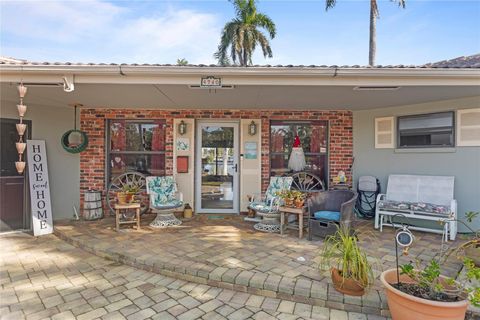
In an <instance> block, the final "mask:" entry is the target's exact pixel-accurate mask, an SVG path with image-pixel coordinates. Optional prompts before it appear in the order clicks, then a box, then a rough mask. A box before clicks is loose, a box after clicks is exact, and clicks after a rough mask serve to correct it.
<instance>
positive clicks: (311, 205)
mask: <svg viewBox="0 0 480 320" xmlns="http://www.w3.org/2000/svg"><path fill="white" fill-rule="evenodd" d="M356 201H357V194H356V193H355V192H353V191H350V190H329V191H324V192H318V193H316V194H314V195H312V197H311V198H310V199H308V240H312V236H320V237H323V238H325V237H326V236H329V235H332V234H334V233H335V232H336V231H337V225H339V224H341V225H345V226H346V227H351V225H352V221H353V219H354V218H355V214H354V211H353V208H354V206H355V202H356Z"/></svg>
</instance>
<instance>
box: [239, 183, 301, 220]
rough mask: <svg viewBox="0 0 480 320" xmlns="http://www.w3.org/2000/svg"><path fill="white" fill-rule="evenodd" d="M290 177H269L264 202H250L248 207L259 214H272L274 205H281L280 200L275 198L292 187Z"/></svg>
mask: <svg viewBox="0 0 480 320" xmlns="http://www.w3.org/2000/svg"><path fill="white" fill-rule="evenodd" d="M292 182H293V178H292V177H271V178H270V184H269V185H268V188H267V191H266V192H265V199H264V201H254V202H251V203H250V204H249V205H248V207H249V208H250V209H252V210H254V211H257V212H260V213H272V212H275V211H277V210H275V206H274V205H277V204H278V205H281V204H282V203H281V202H280V201H281V199H280V198H279V197H278V196H277V194H278V193H280V192H282V191H283V190H290V187H291V186H292Z"/></svg>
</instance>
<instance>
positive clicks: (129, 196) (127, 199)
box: [117, 184, 140, 204]
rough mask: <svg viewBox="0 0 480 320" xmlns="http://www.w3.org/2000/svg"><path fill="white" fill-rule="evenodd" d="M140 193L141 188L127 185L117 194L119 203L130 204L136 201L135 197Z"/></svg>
mask: <svg viewBox="0 0 480 320" xmlns="http://www.w3.org/2000/svg"><path fill="white" fill-rule="evenodd" d="M139 191H140V186H138V185H136V184H125V185H123V187H122V189H121V191H119V192H117V202H118V203H119V204H128V203H132V202H133V201H135V195H136V194H137V193H138V192H139Z"/></svg>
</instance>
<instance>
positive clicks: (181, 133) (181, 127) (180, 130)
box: [178, 120, 187, 136]
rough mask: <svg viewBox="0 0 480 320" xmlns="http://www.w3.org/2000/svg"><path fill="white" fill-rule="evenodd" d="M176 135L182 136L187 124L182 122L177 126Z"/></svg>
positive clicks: (185, 131)
mask: <svg viewBox="0 0 480 320" xmlns="http://www.w3.org/2000/svg"><path fill="white" fill-rule="evenodd" d="M178 133H179V134H180V135H182V136H183V135H184V134H185V133H187V124H186V123H185V121H183V120H182V121H180V123H179V124H178Z"/></svg>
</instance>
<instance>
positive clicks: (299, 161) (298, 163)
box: [288, 135, 307, 171]
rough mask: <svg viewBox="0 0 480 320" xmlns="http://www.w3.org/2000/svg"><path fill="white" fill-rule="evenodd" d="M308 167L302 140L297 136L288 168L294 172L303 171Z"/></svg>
mask: <svg viewBox="0 0 480 320" xmlns="http://www.w3.org/2000/svg"><path fill="white" fill-rule="evenodd" d="M306 165H307V163H306V161H305V154H304V153H303V148H302V145H301V143H300V138H299V137H298V135H297V136H295V141H294V143H293V148H292V153H290V159H289V160H288V168H289V169H291V170H293V171H302V170H303V169H304V168H305V166H306Z"/></svg>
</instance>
